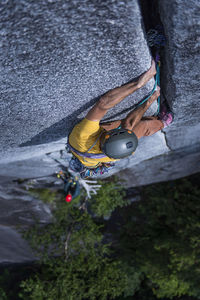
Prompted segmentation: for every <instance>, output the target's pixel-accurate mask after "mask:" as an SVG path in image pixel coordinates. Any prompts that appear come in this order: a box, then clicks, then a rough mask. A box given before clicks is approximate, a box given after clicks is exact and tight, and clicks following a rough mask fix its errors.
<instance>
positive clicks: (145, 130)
mask: <svg viewBox="0 0 200 300" xmlns="http://www.w3.org/2000/svg"><path fill="white" fill-rule="evenodd" d="M163 128H164V124H163V122H162V121H161V120H158V117H146V118H142V120H141V121H140V122H139V123H138V124H137V125H136V126H135V127H134V128H133V129H132V131H133V132H134V133H135V135H136V136H137V138H138V139H140V138H141V137H143V136H150V135H152V134H154V133H156V132H157V131H159V130H161V129H163Z"/></svg>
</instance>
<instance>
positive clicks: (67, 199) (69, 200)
mask: <svg viewBox="0 0 200 300" xmlns="http://www.w3.org/2000/svg"><path fill="white" fill-rule="evenodd" d="M65 201H66V202H71V201H72V195H70V194H68V195H67V196H66V197H65Z"/></svg>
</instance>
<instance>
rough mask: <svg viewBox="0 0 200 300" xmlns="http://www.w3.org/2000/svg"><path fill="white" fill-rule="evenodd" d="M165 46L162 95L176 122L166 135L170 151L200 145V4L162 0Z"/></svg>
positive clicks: (160, 4) (192, 0)
mask: <svg viewBox="0 0 200 300" xmlns="http://www.w3.org/2000/svg"><path fill="white" fill-rule="evenodd" d="M159 7H160V16H161V20H162V23H163V25H164V29H165V34H166V37H167V44H166V47H165V61H164V70H163V78H164V79H163V80H165V82H164V83H163V86H162V91H163V94H164V96H165V98H166V99H167V101H168V103H169V104H170V106H171V108H172V110H173V112H174V115H175V118H174V122H173V124H172V126H171V127H170V129H169V130H167V131H166V138H167V144H168V146H169V147H170V148H171V149H172V150H176V149H179V148H184V147H187V146H192V145H195V144H197V143H199V142H200V134H199V132H200V117H199V111H200V101H199V96H200V73H199V68H200V23H199V22H200V21H199V15H200V2H199V1H196V0H191V1H181V0H170V1H166V0H164V1H163V0H161V1H160V3H159Z"/></svg>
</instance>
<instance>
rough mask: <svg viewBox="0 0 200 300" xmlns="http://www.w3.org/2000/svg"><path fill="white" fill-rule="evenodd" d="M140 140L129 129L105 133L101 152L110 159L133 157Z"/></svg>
mask: <svg viewBox="0 0 200 300" xmlns="http://www.w3.org/2000/svg"><path fill="white" fill-rule="evenodd" d="M137 145H138V138H137V136H136V135H135V133H134V132H132V131H131V130H127V129H123V128H122V129H112V130H110V131H105V132H104V133H103V134H102V137H101V150H102V151H103V153H105V154H106V155H107V156H108V157H110V158H114V159H115V158H116V159H120V158H124V157H127V156H129V155H131V154H132V153H133V152H134V151H135V150H136V148H137Z"/></svg>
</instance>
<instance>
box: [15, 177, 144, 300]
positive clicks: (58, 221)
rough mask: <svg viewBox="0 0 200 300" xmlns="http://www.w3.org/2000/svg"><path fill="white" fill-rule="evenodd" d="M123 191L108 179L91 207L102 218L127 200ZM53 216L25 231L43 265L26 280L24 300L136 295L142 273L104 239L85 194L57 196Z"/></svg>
mask: <svg viewBox="0 0 200 300" xmlns="http://www.w3.org/2000/svg"><path fill="white" fill-rule="evenodd" d="M44 194H46V195H48V193H44V192H43V193H42V195H44ZM123 196H124V191H123V189H122V188H120V189H118V187H117V184H116V182H115V183H113V182H111V183H105V184H104V185H103V188H102V190H101V191H100V193H99V194H98V195H97V196H95V197H94V198H93V199H91V202H90V204H91V203H92V205H90V208H91V209H92V210H93V213H95V214H96V215H97V216H98V217H100V216H104V215H108V212H109V214H111V212H112V210H114V209H115V207H117V206H122V205H123V204H124V205H126V204H127V202H126V201H125V200H124V198H123ZM109 201H110V202H111V206H110V207H109ZM53 216H54V222H53V223H51V224H48V225H46V226H43V227H42V226H41V225H39V224H37V225H36V226H34V227H33V228H32V229H31V230H29V231H28V232H27V233H26V234H25V236H26V238H27V239H28V240H29V241H30V244H31V245H32V247H33V248H34V249H35V251H36V252H37V253H38V254H39V255H40V263H41V265H40V271H39V272H37V273H36V274H35V275H32V276H30V278H29V279H27V280H24V281H23V282H22V283H21V288H22V292H21V294H20V297H21V299H26V300H28V299H30V300H35V299H37V300H46V299H48V300H54V299H58V300H59V299H60V300H63V299H66V300H68V299H69V300H74V299H76V300H79V299H80V300H83V299H95V300H96V299H102V300H104V299H108V298H109V299H114V298H116V297H117V296H119V295H125V296H129V295H133V294H134V292H135V291H136V290H137V289H138V288H139V286H140V281H141V279H140V272H138V271H137V270H136V269H135V268H134V267H130V266H129V265H128V264H126V263H124V262H123V261H121V259H120V258H116V256H115V255H114V253H113V251H111V247H110V244H109V243H108V242H106V241H105V239H104V225H103V222H102V221H100V219H99V218H97V219H95V218H93V217H92V216H91V215H90V214H88V212H87V210H86V209H85V200H84V197H83V198H81V199H75V200H73V201H72V202H71V203H65V201H64V199H62V198H60V199H59V200H56V208H55V209H54V211H53Z"/></svg>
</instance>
